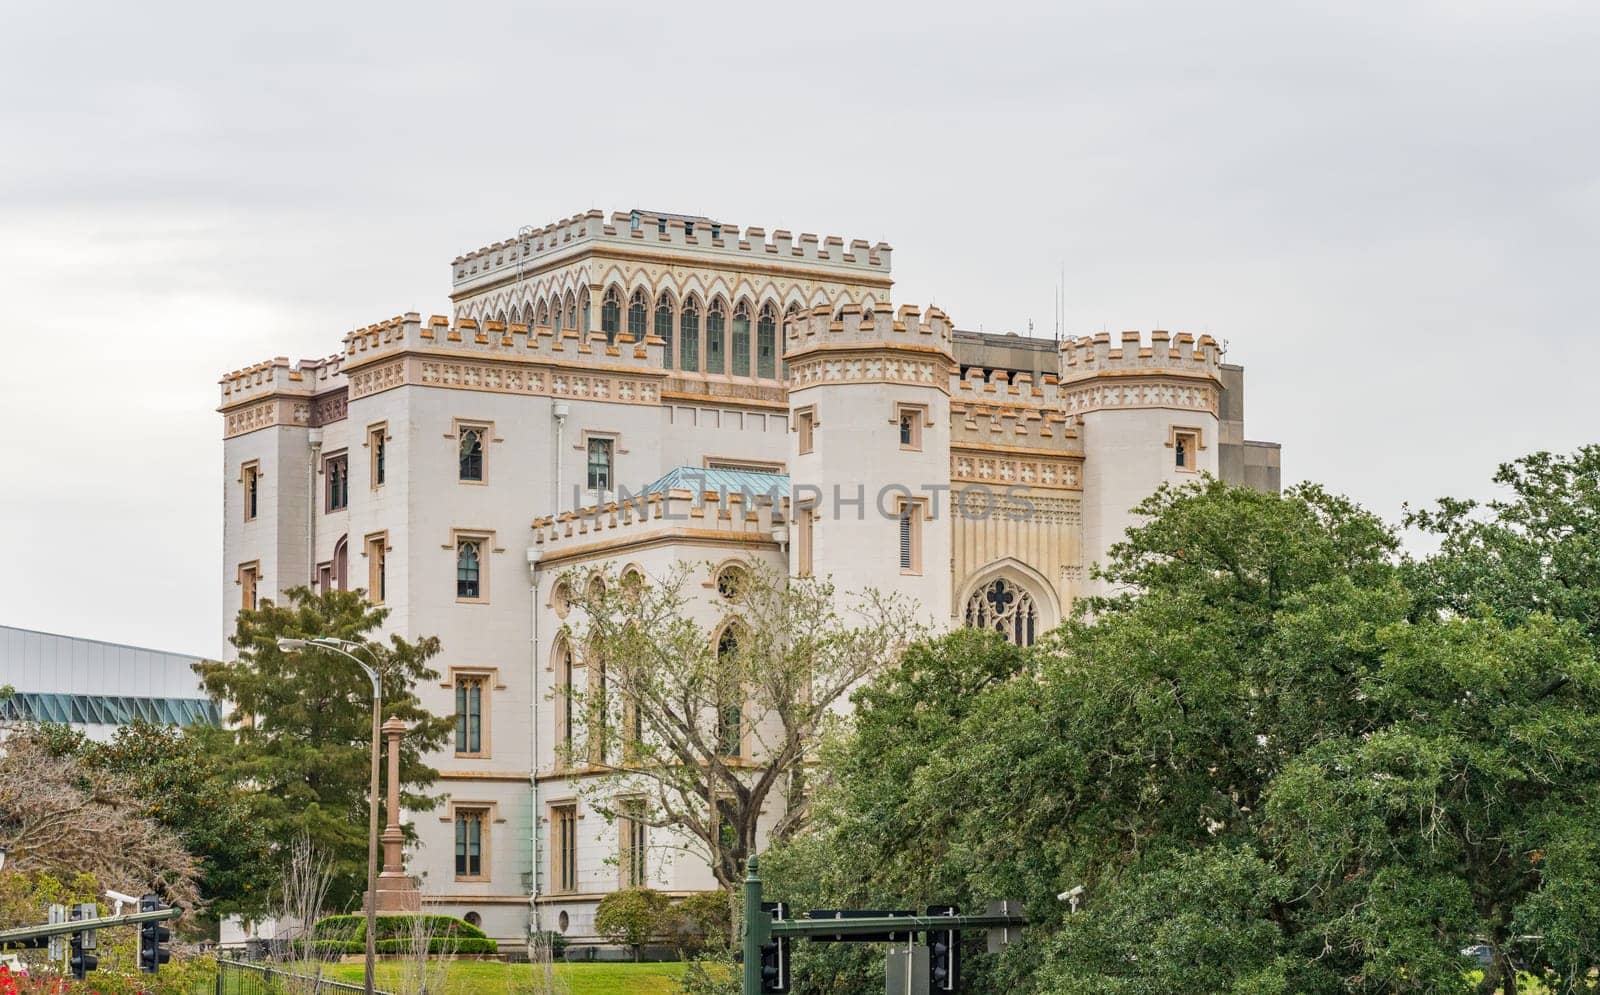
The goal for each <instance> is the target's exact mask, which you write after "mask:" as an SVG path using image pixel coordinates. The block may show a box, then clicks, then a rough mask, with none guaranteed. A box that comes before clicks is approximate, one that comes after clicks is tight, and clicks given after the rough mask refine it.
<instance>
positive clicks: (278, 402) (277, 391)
mask: <svg viewBox="0 0 1600 995" xmlns="http://www.w3.org/2000/svg"><path fill="white" fill-rule="evenodd" d="M343 365H344V357H343V356H329V357H328V358H327V359H302V360H300V361H299V362H297V363H294V364H292V365H291V364H290V362H289V359H288V357H287V356H277V357H274V358H273V359H269V360H266V361H264V362H260V363H256V364H254V365H252V366H247V367H245V368H244V369H241V370H234V371H232V372H230V373H228V374H226V375H224V376H223V377H222V378H221V379H220V380H218V381H217V383H218V384H219V385H220V386H221V388H222V399H221V403H219V404H218V405H217V410H218V411H220V412H222V416H223V429H222V431H223V438H225V439H231V438H233V437H234V436H238V435H244V434H245V433H246V432H254V431H256V430H257V429H262V428H271V427H273V426H276V425H289V426H301V427H307V428H309V427H313V426H316V425H319V424H322V423H323V422H326V421H333V420H337V418H342V417H343V416H344V408H343V403H342V397H343V392H344V376H343Z"/></svg>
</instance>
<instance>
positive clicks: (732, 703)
mask: <svg viewBox="0 0 1600 995" xmlns="http://www.w3.org/2000/svg"><path fill="white" fill-rule="evenodd" d="M738 652H739V636H738V633H736V632H734V629H733V626H731V625H730V626H728V627H727V628H726V629H723V630H722V635H720V636H718V637H717V659H718V661H720V662H722V663H723V664H724V666H722V667H718V668H717V670H718V674H717V677H718V680H717V683H718V684H719V685H721V686H720V687H719V688H718V689H717V752H718V753H720V754H722V755H723V756H725V757H736V756H738V755H739V754H740V753H741V752H742V748H743V745H744V731H743V729H742V728H741V727H742V726H743V724H744V702H743V701H742V700H741V695H740V694H738V693H737V691H736V688H737V687H738V686H739V680H738V676H737V674H734V673H730V671H732V670H734V667H732V666H731V665H729V664H731V659H732V657H733V656H734V655H735V654H737V653H738Z"/></svg>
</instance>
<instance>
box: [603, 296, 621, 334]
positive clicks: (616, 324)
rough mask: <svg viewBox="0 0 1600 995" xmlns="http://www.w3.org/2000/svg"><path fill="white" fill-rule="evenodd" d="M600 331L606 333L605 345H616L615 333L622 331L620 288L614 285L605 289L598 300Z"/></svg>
mask: <svg viewBox="0 0 1600 995" xmlns="http://www.w3.org/2000/svg"><path fill="white" fill-rule="evenodd" d="M600 330H601V331H602V332H605V333H606V345H616V344H617V333H618V332H619V331H621V330H622V288H620V287H618V286H616V285H615V284H613V285H611V286H609V287H607V288H606V295H605V296H604V297H602V298H601V299H600Z"/></svg>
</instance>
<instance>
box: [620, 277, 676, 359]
mask: <svg viewBox="0 0 1600 995" xmlns="http://www.w3.org/2000/svg"><path fill="white" fill-rule="evenodd" d="M648 310H650V299H649V298H648V297H646V296H645V293H644V291H643V290H635V291H634V292H633V297H632V299H630V300H629V301H628V334H629V335H632V336H633V340H634V341H635V342H643V341H644V329H645V323H644V316H645V312H646V311H648ZM667 368H668V369H671V368H672V364H671V363H668V364H667Z"/></svg>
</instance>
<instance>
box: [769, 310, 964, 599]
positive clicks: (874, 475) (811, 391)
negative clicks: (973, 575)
mask: <svg viewBox="0 0 1600 995" xmlns="http://www.w3.org/2000/svg"><path fill="white" fill-rule="evenodd" d="M950 333H951V328H950V321H949V319H948V318H947V317H946V316H945V315H944V313H943V312H942V311H939V310H938V309H937V308H929V309H928V313H927V315H926V316H924V315H923V314H922V313H921V312H919V311H918V310H917V309H916V308H915V307H911V306H909V305H908V306H903V307H901V308H900V310H899V311H898V312H897V313H895V314H893V315H890V314H888V313H887V312H876V313H875V312H873V311H871V310H864V309H862V308H861V307H860V306H858V305H855V304H847V305H845V306H844V307H843V308H841V309H840V310H839V311H838V312H837V313H831V312H830V311H829V310H828V309H827V308H821V307H819V308H816V309H814V310H812V311H810V312H801V313H799V314H797V315H795V316H793V317H792V318H791V319H790V320H789V321H788V323H787V324H786V326H785V334H784V339H785V351H784V360H785V362H786V363H787V364H788V384H789V416H790V433H789V453H788V462H789V472H790V478H791V481H792V501H793V505H792V517H793V520H794V534H793V536H792V540H793V552H792V556H791V563H792V564H793V567H794V570H795V572H796V573H799V574H804V573H807V572H810V573H814V574H816V575H817V576H822V577H826V576H831V577H832V578H833V581H834V583H835V584H837V585H838V587H839V589H840V590H841V591H860V590H862V589H865V588H874V589H877V590H879V591H884V592H889V591H893V592H897V593H899V594H901V595H903V596H905V597H907V598H908V599H910V600H911V601H912V602H913V605H914V607H915V610H916V614H917V615H918V617H919V618H921V619H923V620H924V621H926V622H929V623H930V624H933V625H936V626H938V627H939V628H944V627H945V626H947V625H948V624H949V621H950V612H951V608H950V555H951V553H950V535H951V530H950V381H951V374H952V371H953V370H954V368H955V357H954V355H953V354H952V352H951V341H950V339H951V336H950Z"/></svg>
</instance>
